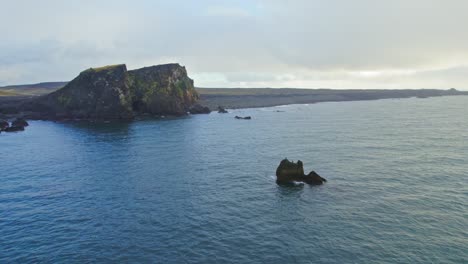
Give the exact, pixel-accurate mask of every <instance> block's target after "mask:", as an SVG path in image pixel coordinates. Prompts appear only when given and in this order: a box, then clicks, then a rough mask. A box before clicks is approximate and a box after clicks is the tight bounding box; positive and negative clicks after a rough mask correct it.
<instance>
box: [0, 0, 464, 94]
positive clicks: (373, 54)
mask: <svg viewBox="0 0 468 264" xmlns="http://www.w3.org/2000/svg"><path fill="white" fill-rule="evenodd" d="M0 7H1V8H0V36H1V41H0V85H7V84H18V83H34V82H40V81H62V80H70V79H72V78H74V77H75V76H76V75H77V74H78V73H79V72H80V71H82V70H84V69H86V68H89V67H96V66H101V65H108V64H116V63H126V64H127V67H128V68H130V69H134V68H138V67H143V66H149V65H155V64H161V63H167V62H179V63H180V64H182V65H185V66H186V67H187V70H188V71H189V75H190V76H191V77H192V78H193V79H195V85H196V86H199V87H304V88H322V87H327V88H444V89H446V88H451V87H455V88H458V89H464V90H466V89H467V88H468V85H467V84H468V31H467V27H468V15H466V12H467V10H468V1H464V0H450V1H447V0H439V1H431V0H392V1H375V0H353V1H349V0H342V1H338V0H336V1H333V0H326V1H325V0H323V1H314V0H304V1H294V0H292V1H281V0H278V1H276V0H271V1H266V0H265V1H260V0H258V1H255V0H245V1H215V0H212V1H210V0H199V1H174V0H171V1H169V0H168V1H153V0H147V1H143V0H141V1H137V0H135V1H130V0H129V1H119V0H112V1H111V0H109V1H94V0H93V1H91V0H90V1H88V0H79V1H78V0H75V1H74V0H69V1H62V0H56V1H54V0H41V1H35V0H30V1H24V0H15V1H9V0H8V1H7V0H0Z"/></svg>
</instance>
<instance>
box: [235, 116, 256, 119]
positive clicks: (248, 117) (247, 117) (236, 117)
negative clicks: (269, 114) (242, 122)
mask: <svg viewBox="0 0 468 264" xmlns="http://www.w3.org/2000/svg"><path fill="white" fill-rule="evenodd" d="M234 118H235V119H246V120H250V119H252V117H250V116H244V117H242V116H235V117H234Z"/></svg>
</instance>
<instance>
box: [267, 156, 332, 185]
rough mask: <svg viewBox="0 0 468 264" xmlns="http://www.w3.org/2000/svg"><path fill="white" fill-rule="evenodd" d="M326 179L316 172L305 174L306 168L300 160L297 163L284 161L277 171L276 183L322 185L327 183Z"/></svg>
mask: <svg viewBox="0 0 468 264" xmlns="http://www.w3.org/2000/svg"><path fill="white" fill-rule="evenodd" d="M326 181H327V180H325V179H324V178H322V177H320V175H318V174H317V173H316V172H315V171H311V172H310V173H309V174H308V175H305V174H304V166H303V164H302V161H300V160H298V161H297V163H294V162H293V161H289V160H288V159H284V160H282V161H281V163H280V164H279V166H278V168H277V169H276V183H277V184H291V183H293V182H304V183H307V184H313V185H320V184H323V183H324V182H326Z"/></svg>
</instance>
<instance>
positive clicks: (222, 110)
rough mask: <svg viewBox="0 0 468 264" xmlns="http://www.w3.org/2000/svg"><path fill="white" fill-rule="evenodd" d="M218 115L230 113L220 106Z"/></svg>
mask: <svg viewBox="0 0 468 264" xmlns="http://www.w3.org/2000/svg"><path fill="white" fill-rule="evenodd" d="M218 113H220V114H227V113H229V112H228V111H227V110H226V109H224V107H222V106H218Z"/></svg>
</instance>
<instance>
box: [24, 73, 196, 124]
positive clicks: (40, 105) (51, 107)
mask: <svg viewBox="0 0 468 264" xmlns="http://www.w3.org/2000/svg"><path fill="white" fill-rule="evenodd" d="M197 100H198V94H197V92H196V91H195V88H194V86H193V80H192V79H190V78H189V77H188V76H187V71H186V69H185V67H182V66H180V65H179V64H165V65H158V66H152V67H145V68H142V69H138V70H132V71H127V67H126V66H125V65H124V64H120V65H111V66H105V67H101V68H90V69H88V70H85V71H83V72H81V73H80V74H79V75H78V77H76V78H75V79H73V80H72V81H71V82H69V83H68V84H67V85H65V87H63V88H62V89H59V90H57V91H55V92H53V93H51V94H48V95H45V96H42V97H40V98H38V99H36V100H34V101H32V102H31V103H30V104H28V106H26V109H24V110H25V111H30V112H36V113H37V112H40V113H41V115H42V116H43V117H44V119H62V118H63V119H130V118H133V117H134V116H138V115H143V114H149V115H184V114H186V113H187V112H188V111H189V109H190V107H191V106H193V105H194V104H195V103H196V102H197Z"/></svg>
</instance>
